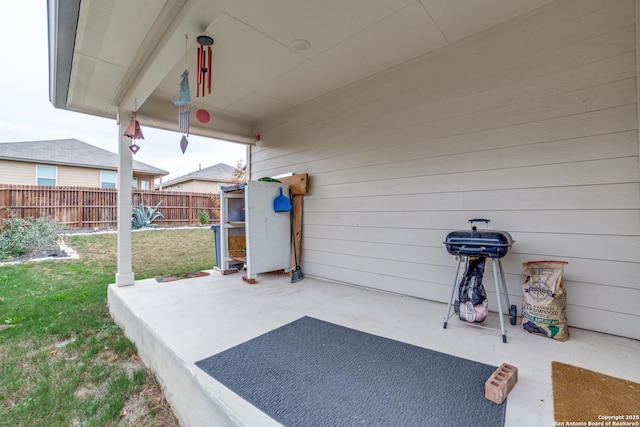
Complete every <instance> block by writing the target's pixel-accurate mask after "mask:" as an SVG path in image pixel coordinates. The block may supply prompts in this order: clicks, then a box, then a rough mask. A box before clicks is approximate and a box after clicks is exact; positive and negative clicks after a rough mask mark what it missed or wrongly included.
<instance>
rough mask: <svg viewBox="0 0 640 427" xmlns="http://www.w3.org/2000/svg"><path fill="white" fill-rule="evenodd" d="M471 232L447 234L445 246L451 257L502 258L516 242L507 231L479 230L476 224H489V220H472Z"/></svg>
mask: <svg viewBox="0 0 640 427" xmlns="http://www.w3.org/2000/svg"><path fill="white" fill-rule="evenodd" d="M469 222H470V223H471V229H470V230H457V231H452V232H450V233H449V234H447V238H446V240H445V242H444V244H445V245H446V247H447V251H448V252H449V253H450V254H451V255H461V256H480V257H487V258H502V257H503V256H505V255H506V254H507V252H509V249H510V248H511V246H512V245H513V243H514V241H513V239H512V238H511V235H510V234H509V233H507V232H506V231H498V230H478V228H477V227H476V226H475V225H473V223H474V222H484V223H485V224H488V223H489V220H488V219H483V218H475V219H470V220H469Z"/></svg>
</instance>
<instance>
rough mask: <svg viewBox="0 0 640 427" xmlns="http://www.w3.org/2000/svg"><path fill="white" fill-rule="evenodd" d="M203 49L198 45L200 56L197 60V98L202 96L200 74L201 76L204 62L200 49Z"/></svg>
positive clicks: (198, 55)
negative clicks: (202, 62)
mask: <svg viewBox="0 0 640 427" xmlns="http://www.w3.org/2000/svg"><path fill="white" fill-rule="evenodd" d="M201 49H202V46H198V54H197V55H196V56H197V57H198V59H197V62H198V66H197V68H196V69H197V73H196V98H197V97H199V96H200V76H201V74H202V73H201V71H200V70H201V69H202V64H201V59H202V55H201V53H200V50H201Z"/></svg>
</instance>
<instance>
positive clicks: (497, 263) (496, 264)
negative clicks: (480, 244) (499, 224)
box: [491, 258, 509, 343]
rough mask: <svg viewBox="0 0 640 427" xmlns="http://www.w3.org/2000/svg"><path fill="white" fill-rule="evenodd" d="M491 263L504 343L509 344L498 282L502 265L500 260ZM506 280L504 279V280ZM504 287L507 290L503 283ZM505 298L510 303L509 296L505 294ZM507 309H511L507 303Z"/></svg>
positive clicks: (493, 259)
mask: <svg viewBox="0 0 640 427" xmlns="http://www.w3.org/2000/svg"><path fill="white" fill-rule="evenodd" d="M491 263H492V264H493V280H494V281H495V282H496V296H497V297H498V315H499V317H500V330H501V331H502V342H503V343H506V342H507V333H506V332H505V330H504V318H503V317H502V301H500V300H501V298H500V283H499V282H498V268H500V274H501V276H504V274H502V264H501V263H500V259H499V258H498V259H495V258H491ZM503 280H504V279H503ZM502 285H503V287H505V289H506V285H505V283H504V282H502ZM505 298H506V299H507V301H509V296H508V295H507V294H506V292H505ZM507 307H509V303H508V302H507Z"/></svg>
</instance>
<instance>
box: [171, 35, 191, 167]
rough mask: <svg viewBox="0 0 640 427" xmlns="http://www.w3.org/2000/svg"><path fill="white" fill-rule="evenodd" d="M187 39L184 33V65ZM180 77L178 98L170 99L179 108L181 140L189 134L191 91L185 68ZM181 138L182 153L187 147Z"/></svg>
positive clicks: (187, 72)
mask: <svg viewBox="0 0 640 427" xmlns="http://www.w3.org/2000/svg"><path fill="white" fill-rule="evenodd" d="M187 39H188V36H187V35H186V34H185V36H184V40H185V42H184V44H185V54H184V55H185V58H184V61H185V65H186V62H187V52H188V49H187V44H188V43H187ZM180 77H181V80H180V89H179V91H178V99H176V98H172V100H173V104H174V105H175V106H176V107H178V108H179V111H178V128H179V130H180V132H182V133H183V134H185V135H182V140H184V141H186V140H187V136H188V135H189V105H190V104H191V92H190V90H189V70H187V69H186V68H185V70H184V71H183V72H182V74H181V75H180ZM182 140H181V141H180V148H182V154H184V152H185V150H186V149H187V145H186V144H184V148H183V143H182ZM187 144H188V141H187Z"/></svg>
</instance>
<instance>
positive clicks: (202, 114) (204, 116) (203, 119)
mask: <svg viewBox="0 0 640 427" xmlns="http://www.w3.org/2000/svg"><path fill="white" fill-rule="evenodd" d="M196 119H198V121H199V122H200V123H209V120H211V116H210V115H209V112H208V111H207V110H204V109H202V108H201V109H199V110H198V111H196Z"/></svg>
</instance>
